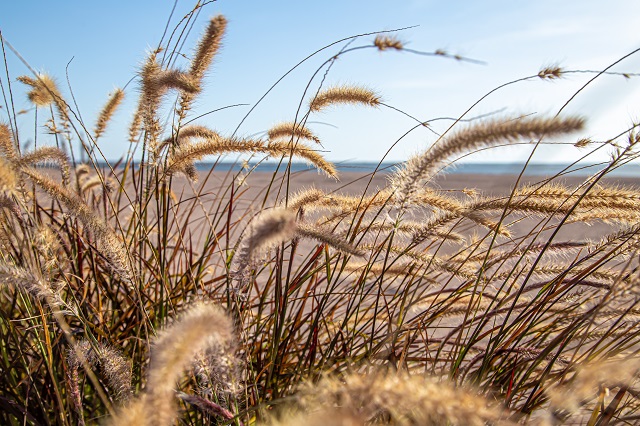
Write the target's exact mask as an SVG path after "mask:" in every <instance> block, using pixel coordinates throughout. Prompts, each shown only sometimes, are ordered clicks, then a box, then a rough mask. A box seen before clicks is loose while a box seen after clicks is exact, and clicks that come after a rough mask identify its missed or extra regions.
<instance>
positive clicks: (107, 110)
mask: <svg viewBox="0 0 640 426" xmlns="http://www.w3.org/2000/svg"><path fill="white" fill-rule="evenodd" d="M123 99H124V90H122V89H116V90H115V91H114V92H113V93H112V94H111V96H110V97H109V100H108V101H107V104H106V105H105V106H104V107H103V108H102V111H100V115H98V121H97V122H96V127H95V130H94V131H93V138H94V140H96V141H97V140H98V139H99V138H100V136H102V134H103V133H104V131H105V129H106V128H107V124H108V123H109V121H110V120H111V117H113V113H114V112H115V111H116V109H117V108H118V106H119V105H120V104H121V103H122V100H123Z"/></svg>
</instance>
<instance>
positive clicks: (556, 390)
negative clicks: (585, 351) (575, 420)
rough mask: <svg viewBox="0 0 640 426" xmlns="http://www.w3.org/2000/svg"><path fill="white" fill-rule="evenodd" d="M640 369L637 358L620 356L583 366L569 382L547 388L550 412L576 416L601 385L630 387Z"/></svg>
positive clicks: (577, 369)
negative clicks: (567, 413) (561, 412)
mask: <svg viewBox="0 0 640 426" xmlns="http://www.w3.org/2000/svg"><path fill="white" fill-rule="evenodd" d="M639 368H640V358H638V357H637V356H633V357H627V358H624V357H619V358H617V357H616V358H614V357H612V358H609V359H604V360H594V361H590V362H584V363H582V364H581V365H580V366H579V367H578V368H576V370H575V373H574V374H573V375H572V376H573V377H571V378H570V379H565V380H563V381H562V384H557V385H555V386H552V387H551V386H550V387H548V388H547V391H546V393H547V395H549V397H550V406H551V407H550V408H551V410H563V411H568V412H569V413H575V412H578V411H579V410H580V407H581V406H582V405H583V404H584V401H587V400H588V399H589V398H592V397H593V395H594V393H595V392H596V390H597V389H598V387H600V386H603V385H604V386H606V385H609V386H612V385H613V386H624V385H627V386H629V385H631V384H632V383H633V381H634V380H635V377H636V375H637V372H638V369H639Z"/></svg>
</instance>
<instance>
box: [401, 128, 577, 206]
mask: <svg viewBox="0 0 640 426" xmlns="http://www.w3.org/2000/svg"><path fill="white" fill-rule="evenodd" d="M583 126H584V120H583V119H582V118H578V117H569V118H560V117H554V118H540V117H525V118H515V119H493V120H488V121H485V122H482V123H476V124H473V125H471V126H469V127H467V128H466V129H462V130H460V131H458V132H455V133H454V134H452V135H451V136H449V137H444V138H442V139H440V140H439V141H438V142H437V143H436V144H435V145H433V146H432V147H431V148H429V149H428V150H427V151H425V152H424V153H422V154H418V155H415V156H412V157H411V158H410V159H409V160H408V161H407V162H406V163H405V164H404V166H402V167H400V168H399V169H398V170H396V172H395V173H394V174H393V175H392V176H391V178H390V180H391V187H392V190H393V191H394V195H395V199H396V200H397V203H398V205H400V206H404V205H406V204H407V203H411V202H412V200H413V197H414V194H415V193H416V191H417V190H418V188H420V187H422V186H423V185H424V184H425V183H427V182H429V181H430V180H431V178H433V176H434V175H435V174H436V173H437V172H438V171H439V170H441V169H442V168H443V167H444V166H445V165H446V163H447V160H448V159H449V158H451V157H452V156H454V155H459V154H462V153H465V152H469V151H471V150H473V149H478V148H481V147H486V146H493V145H497V144H500V143H513V142H516V141H518V140H520V139H523V138H532V139H538V138H542V137H549V136H555V135H559V134H564V133H569V132H574V131H577V130H580V129H582V127H583Z"/></svg>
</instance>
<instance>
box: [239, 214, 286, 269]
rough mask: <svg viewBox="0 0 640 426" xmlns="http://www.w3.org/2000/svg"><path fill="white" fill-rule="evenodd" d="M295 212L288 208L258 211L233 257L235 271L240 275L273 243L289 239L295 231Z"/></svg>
mask: <svg viewBox="0 0 640 426" xmlns="http://www.w3.org/2000/svg"><path fill="white" fill-rule="evenodd" d="M297 229H298V227H297V225H296V213H295V212H293V211H291V210H289V209H283V208H279V209H272V210H267V211H265V212H262V213H260V214H259V215H258V216H257V217H256V218H255V219H254V220H253V221H252V222H251V223H250V224H249V226H248V227H247V230H246V231H245V234H244V236H243V237H242V240H241V244H242V245H241V247H240V251H239V252H238V254H237V255H236V257H235V258H234V264H235V265H236V268H235V269H236V272H235V274H237V275H238V276H240V277H242V275H243V273H244V272H245V271H246V269H247V268H248V267H249V266H250V264H251V263H252V262H253V261H254V259H256V258H257V257H259V256H260V255H262V253H264V251H265V250H267V249H268V248H270V247H273V246H274V245H275V244H278V243H281V242H284V241H287V240H290V239H292V238H294V237H295V235H296V232H297Z"/></svg>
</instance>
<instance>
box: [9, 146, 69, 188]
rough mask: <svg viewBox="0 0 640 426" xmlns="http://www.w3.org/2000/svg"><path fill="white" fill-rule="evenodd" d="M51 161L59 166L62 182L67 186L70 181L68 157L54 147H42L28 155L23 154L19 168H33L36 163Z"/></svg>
mask: <svg viewBox="0 0 640 426" xmlns="http://www.w3.org/2000/svg"><path fill="white" fill-rule="evenodd" d="M48 161H52V162H54V163H56V164H57V165H58V166H60V172H61V173H62V182H64V183H65V184H68V183H69V182H70V181H71V177H70V175H71V172H70V167H69V157H68V156H67V154H66V153H65V152H64V151H63V150H61V149H60V148H57V147H55V146H43V147H40V148H37V149H35V150H33V151H31V152H29V153H26V154H23V155H22V157H21V158H20V166H21V167H24V166H33V165H36V164H38V163H43V162H48Z"/></svg>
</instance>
